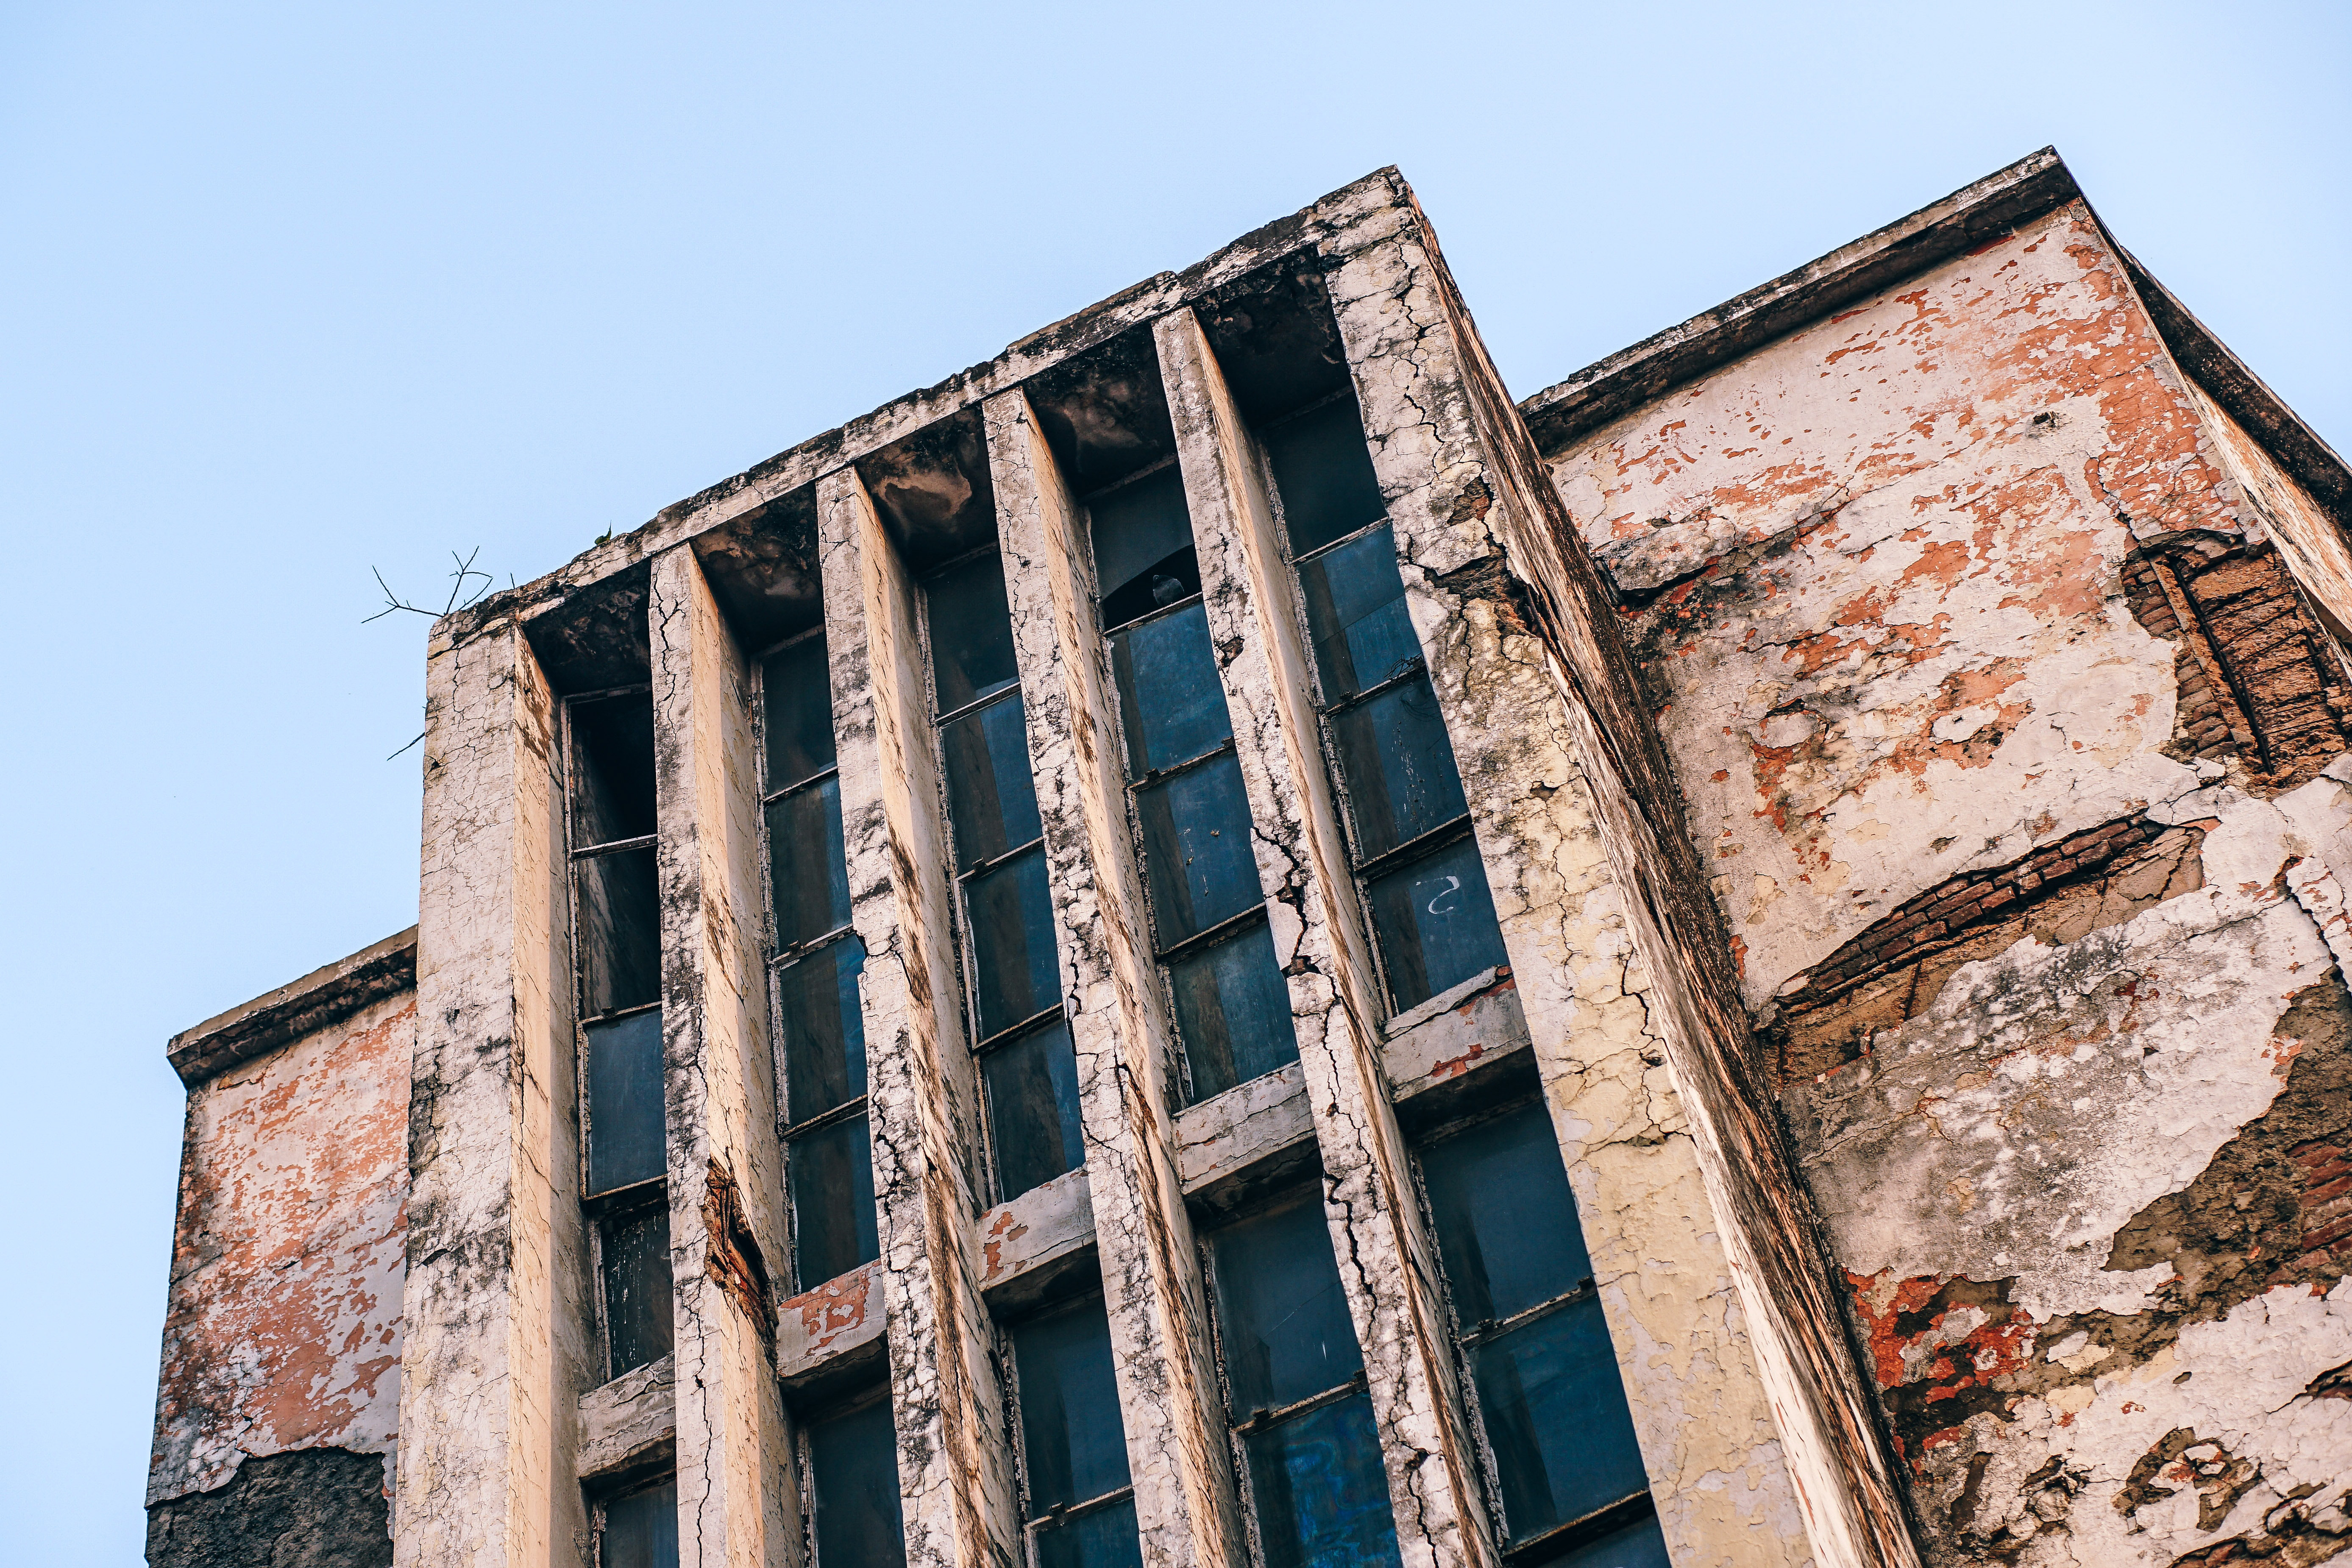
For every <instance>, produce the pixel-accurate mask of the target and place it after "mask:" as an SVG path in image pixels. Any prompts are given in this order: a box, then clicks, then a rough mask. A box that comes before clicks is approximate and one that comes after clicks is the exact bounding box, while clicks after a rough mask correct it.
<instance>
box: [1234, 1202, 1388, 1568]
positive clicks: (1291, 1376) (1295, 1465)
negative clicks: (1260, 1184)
mask: <svg viewBox="0 0 2352 1568" xmlns="http://www.w3.org/2000/svg"><path fill="white" fill-rule="evenodd" d="M1205 1250H1206V1252H1207V1254H1208V1274H1209V1287H1210V1289H1211V1291H1212V1292H1213V1295H1214V1297H1215V1300H1216V1329H1217V1343H1218V1347H1219V1350H1220V1351H1221V1352H1222V1355H1223V1363H1224V1373H1225V1410H1226V1414H1227V1416H1228V1418H1229V1419H1230V1421H1231V1423H1232V1432H1233V1445H1234V1463H1235V1465H1236V1466H1237V1467H1238V1468H1239V1470H1240V1473H1241V1478H1242V1491H1243V1496H1244V1503H1245V1505H1246V1507H1247V1509H1248V1510H1249V1514H1250V1521H1251V1524H1252V1533H1253V1534H1254V1536H1255V1540H1256V1543H1257V1550H1258V1565H1259V1568H1307V1565H1308V1564H1313V1565H1315V1568H1374V1565H1377V1564H1393V1563H1397V1562H1398V1561H1399V1557H1398V1554H1397V1542H1396V1521H1395V1520H1394V1518H1393V1517H1392V1516H1391V1513H1390V1511H1389V1489H1388V1478H1387V1472H1386V1470H1385V1469H1384V1468H1382V1466H1381V1442H1380V1434H1379V1432H1378V1431H1377V1430H1376V1429H1375V1428H1374V1426H1373V1424H1372V1407H1371V1399H1370V1394H1367V1392H1366V1390H1365V1382H1364V1358H1363V1353H1362V1352H1361V1351H1360V1350H1359V1349H1358V1348H1357V1344H1356V1331H1355V1326H1354V1324H1353V1323H1352V1322H1350V1321H1349V1317H1348V1302H1347V1299H1346V1297H1345V1296H1344V1295H1343V1294H1342V1292H1341V1290H1340V1288H1339V1268H1338V1267H1337V1265H1336V1264H1335V1263H1334V1262H1333V1261H1332V1256H1331V1233H1330V1229H1329V1226H1328V1222H1327V1221H1326V1220H1325V1218H1324V1215H1323V1205H1322V1204H1321V1203H1319V1202H1318V1200H1317V1198H1316V1196H1315V1194H1314V1193H1313V1192H1312V1191H1311V1190H1310V1191H1308V1192H1307V1193H1304V1194H1299V1195H1298V1196H1297V1197H1295V1198H1292V1199H1289V1200H1286V1201H1283V1202H1280V1203H1279V1204H1278V1205H1277V1206H1275V1207H1273V1208H1270V1209H1267V1210H1264V1211H1261V1212H1259V1213H1257V1214H1255V1215H1251V1216H1250V1217H1248V1218H1245V1219H1242V1220H1238V1221H1236V1222H1234V1224H1232V1225H1228V1226H1224V1227H1223V1228H1222V1229H1220V1230H1217V1231H1215V1232H1213V1233H1212V1234H1211V1236H1210V1237H1209V1239H1208V1241H1207V1244H1206V1247H1205Z"/></svg>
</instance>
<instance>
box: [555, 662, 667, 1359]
mask: <svg viewBox="0 0 2352 1568" xmlns="http://www.w3.org/2000/svg"><path fill="white" fill-rule="evenodd" d="M564 712H565V736H566V753H567V758H568V763H569V767H568V773H569V780H568V788H567V790H566V797H567V802H568V810H567V813H566V816H567V818H568V828H567V832H568V837H569V842H570V845H571V855H572V944H573V945H572V951H573V952H574V954H575V955H576V968H577V971H578V980H579V995H580V1004H579V1005H580V1020H581V1023H580V1035H581V1040H580V1051H581V1058H582V1059H581V1073H580V1082H581V1102H582V1103H581V1143H582V1167H583V1171H582V1187H581V1192H582V1194H583V1198H584V1199H585V1200H586V1204H587V1209H588V1213H589V1216H590V1218H591V1220H592V1221H593V1229H594V1233H595V1239H594V1247H595V1253H596V1273H597V1279H598V1281H599V1287H600V1289H599V1296H600V1301H601V1306H602V1315H603V1319H604V1351H605V1360H606V1369H607V1371H606V1375H608V1376H611V1377H618V1376H619V1375H620V1374H621V1373H625V1372H627V1371H629V1370H631V1369H632V1368H635V1367H640V1366H644V1365H646V1363H650V1362H656V1361H659V1360H660V1359H661V1358H662V1357H663V1356H666V1355H667V1354H668V1353H669V1352H670V1335H671V1324H670V1265H669V1203H668V1198H667V1181H666V1178H667V1174H668V1163H667V1152H666V1147H665V1144H664V1142H663V1130H664V1126H665V1116H664V1111H663V1101H662V1019H661V899H660V891H659V887H658V884H657V882H656V876H655V867H654V856H655V851H654V843H655V836H656V821H655V811H654V710H653V697H652V695H651V693H650V692H649V691H648V690H647V689H646V688H644V687H641V686H639V687H629V688H625V689H617V690H613V691H602V692H593V693H588V694H584V695H582V696H578V697H574V698H572V700H570V701H569V702H567V703H566V704H565V705H564Z"/></svg>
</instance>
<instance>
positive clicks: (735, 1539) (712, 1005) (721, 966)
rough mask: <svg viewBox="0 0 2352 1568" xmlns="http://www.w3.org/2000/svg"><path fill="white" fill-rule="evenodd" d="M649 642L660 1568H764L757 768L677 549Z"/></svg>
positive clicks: (772, 1525) (764, 1203)
mask: <svg viewBox="0 0 2352 1568" xmlns="http://www.w3.org/2000/svg"><path fill="white" fill-rule="evenodd" d="M651 631H652V643H653V699H654V757H655V789H656V802H657V804H658V813H659V824H660V844H659V850H658V861H659V866H660V887H661V906H662V1047H663V1058H664V1063H665V1070H664V1079H665V1097H666V1100H667V1143H668V1151H669V1210H670V1215H669V1241H670V1258H671V1262H672V1265H673V1267H674V1269H675V1276H674V1286H673V1289H674V1297H673V1300H674V1302H675V1311H676V1343H677V1349H676V1352H675V1354H676V1357H677V1372H676V1380H677V1498H678V1562H679V1563H680V1564H681V1568H698V1565H701V1568H717V1565H719V1564H725V1565H726V1568H781V1565H782V1563H786V1562H787V1561H789V1560H790V1558H791V1557H792V1555H793V1548H794V1545H795V1543H796V1542H797V1541H798V1540H799V1522H800V1521H799V1515H800V1493H799V1488H798V1485H797V1484H796V1481H795V1479H794V1475H793V1464H792V1454H791V1448H790V1442H789V1434H788V1433H787V1431H786V1429H785V1426H784V1411H783V1401H782V1394H781V1392H780V1391H779V1389H778V1387H777V1383H776V1373H775V1366H774V1346H775V1330H776V1325H775V1301H776V1291H775V1290H774V1289H772V1281H773V1280H774V1279H775V1278H776V1270H778V1269H780V1268H782V1266H783V1251H782V1249H783V1247H784V1237H785V1235H786V1228H785V1224H784V1218H783V1173H782V1160H783V1157H782V1149H781V1147H780V1146H779V1144H778V1142H777V1140H776V1089H775V1065H774V1060H775V1058H774V1056H773V1054H772V1051H771V1049H770V1047H769V1035H768V994H767V973H766V962H765V960H766V954H765V944H764V943H763V942H762V941H761V931H763V930H764V929H765V922H764V920H763V910H762V909H761V903H762V898H761V867H760V860H761V852H760V786H759V768H758V759H757V755H756V752H755V751H754V742H753V735H752V729H751V702H750V690H749V686H750V682H749V670H748V667H747V665H746V662H745V659H744V657H743V653H742V650H741V649H740V648H739V647H737V646H736V644H735V639H734V637H733V635H732V634H731V633H730V631H729V630H728V628H727V625H726V623H725V621H724V620H723V619H722V618H721V617H720V615H719V605H718V603H717V601H715V600H714V599H713V598H712V597H711V595H710V587H709V584H708V583H706V582H705V581H704V579H703V574H702V568H701V566H700V564H699V563H698V562H697V561H696V559H695V554H694V550H693V547H692V546H690V545H685V544H680V545H677V546H675V547H673V548H671V549H670V550H667V551H666V552H663V553H662V554H660V555H658V556H656V557H655V559H654V562H653V583H652V601H651Z"/></svg>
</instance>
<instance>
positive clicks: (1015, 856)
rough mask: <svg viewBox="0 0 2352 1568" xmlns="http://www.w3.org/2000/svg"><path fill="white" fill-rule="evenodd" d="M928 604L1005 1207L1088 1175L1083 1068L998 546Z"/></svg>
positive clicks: (978, 1039) (956, 569)
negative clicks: (1081, 1131) (1069, 1015)
mask: <svg viewBox="0 0 2352 1568" xmlns="http://www.w3.org/2000/svg"><path fill="white" fill-rule="evenodd" d="M923 601H924V607H925V612H926V613H925V616H924V620H925V630H926V633H927V635H928V636H929V639H930V650H931V654H930V657H931V681H932V700H933V703H934V707H933V709H932V713H933V723H934V724H936V725H937V727H938V730H939V741H940V759H941V762H942V763H943V766H944V772H945V773H946V777H947V796H948V799H947V806H948V827H949V832H950V837H951V838H952V839H953V841H954V848H953V864H954V867H955V879H956V889H957V894H958V900H959V902H960V904H961V908H962V913H963V938H964V954H963V958H964V975H965V980H966V988H967V993H968V1001H969V1004H970V1010H971V1033H972V1041H973V1049H974V1050H975V1051H977V1052H978V1053H979V1056H980V1069H981V1070H980V1078H981V1089H982V1098H983V1099H984V1100H985V1101H986V1108H987V1116H986V1121H987V1125H988V1131H989V1142H990V1145H991V1150H992V1155H993V1164H994V1169H995V1175H996V1196H997V1199H998V1201H999V1202H1003V1201H1007V1200H1009V1199H1012V1198H1016V1197H1018V1196H1020V1195H1021V1194H1023V1193H1025V1192H1027V1191H1029V1190H1030V1189H1031V1188H1033V1187H1035V1186H1039V1185H1042V1184H1045V1183H1046V1182H1049V1181H1051V1180H1053V1179H1054V1178H1055V1176H1058V1175H1061V1174H1062V1173H1065V1172H1066V1171H1073V1170H1076V1169H1077V1168H1078V1167H1079V1166H1080V1165H1082V1164H1084V1163H1086V1149H1085V1144H1084V1142H1083V1141H1082V1140H1081V1139H1080V1138H1079V1136H1078V1131H1077V1129H1078V1072H1077V1061H1076V1058H1075V1057H1074V1056H1073V1055H1072V1054H1071V1047H1070V1036H1069V1031H1068V1030H1067V1029H1066V1028H1065V1027H1063V1026H1062V1025H1061V1016H1062V970H1061V954H1060V949H1059V947H1058V945H1057V944H1056V942H1055V934H1054V900H1053V893H1052V889H1051V887H1050V885H1049V882H1048V879H1047V876H1046V868H1045V825H1044V822H1043V820H1042V819H1041V818H1040V817H1039V816H1038V812H1037V784H1036V779H1035V777H1034V774H1033V773H1031V771H1030V765H1029V731H1028V715H1027V712H1026V710H1025V709H1024V707H1023V704H1022V697H1021V679H1020V677H1021V672H1020V668H1019V666H1018V665H1017V663H1016V662H1015V660H1014V658H1013V617H1012V611H1011V609H1010V607H1009V605H1007V602H1006V600H1005V595H1004V567H1003V561H1002V560H1001V558H1000V557H999V556H998V554H997V552H996V550H995V549H994V547H990V548H988V549H987V550H984V551H982V552H981V553H979V554H977V555H972V556H968V557H966V558H964V559H962V560H961V561H954V562H950V563H948V564H947V565H946V566H945V567H942V568H941V569H940V571H938V572H936V573H934V574H932V575H931V576H930V577H929V578H928V579H927V580H926V581H925V582H924V584H923Z"/></svg>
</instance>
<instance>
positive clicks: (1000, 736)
mask: <svg viewBox="0 0 2352 1568" xmlns="http://www.w3.org/2000/svg"><path fill="white" fill-rule="evenodd" d="M940 742H941V743H942V745H943V746H944V748H945V749H946V752H947V759H948V815H949V816H950V818H951V819H952V820H953V822H954V824H955V841H956V869H957V870H959V871H961V870H966V869H969V868H971V867H973V866H976V865H978V864H980V862H982V860H993V859H995V858H997V857H998V856H999V855H1002V854H1003V853H1004V852H1005V851H1006V850H1008V849H1017V848H1019V847H1021V846H1022V845H1024V844H1027V843H1029V842H1030V841H1032V840H1033V839H1034V838H1035V837H1037V836H1038V835H1039V834H1040V833H1042V832H1044V831H1045V830H1044V828H1042V827H1041V826H1039V825H1038V821H1037V785H1036V782H1035V781H1034V779H1033V778H1032V777H1031V776H1030V773H1029V731H1028V727H1027V724H1026V722H1025V721H1024V716H1023V710H1022V707H1021V697H1020V694H1019V693H1018V692H1011V693H1007V694H1006V695H1005V696H1003V697H1002V698H1000V699H998V700H996V701H994V702H992V703H990V704H989V705H988V706H987V707H985V708H983V709H982V710H980V711H979V712H977V713H967V714H965V715H964V716H963V717H962V718H961V719H958V720H956V721H954V722H952V723H950V724H949V725H948V726H947V727H946V728H945V729H943V730H941V731H940Z"/></svg>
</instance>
